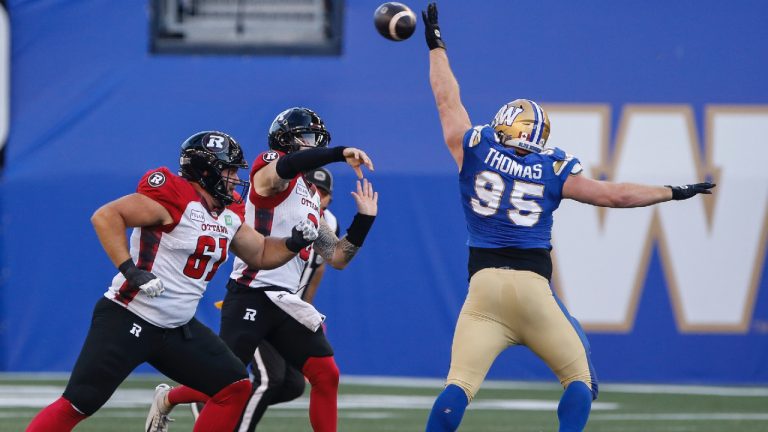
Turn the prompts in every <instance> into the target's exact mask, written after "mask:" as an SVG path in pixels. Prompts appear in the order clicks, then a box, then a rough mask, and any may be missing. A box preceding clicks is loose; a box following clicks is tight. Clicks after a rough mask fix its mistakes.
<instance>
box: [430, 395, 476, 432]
mask: <svg viewBox="0 0 768 432" xmlns="http://www.w3.org/2000/svg"><path fill="white" fill-rule="evenodd" d="M467 405H469V399H467V394H466V393H464V390H462V388H461V387H459V386H457V385H455V384H448V385H447V386H445V389H443V391H442V393H440V395H439V396H438V397H437V399H436V400H435V404H434V405H432V411H431V412H430V413H429V419H428V420H427V432H448V431H450V432H453V431H455V430H456V429H458V428H459V424H460V423H461V419H462V417H464V411H465V410H466V409H467Z"/></svg>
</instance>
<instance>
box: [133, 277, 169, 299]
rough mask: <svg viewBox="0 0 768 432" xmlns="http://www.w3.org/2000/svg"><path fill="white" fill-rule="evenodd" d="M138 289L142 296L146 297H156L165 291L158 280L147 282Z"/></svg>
mask: <svg viewBox="0 0 768 432" xmlns="http://www.w3.org/2000/svg"><path fill="white" fill-rule="evenodd" d="M139 289H140V290H142V291H143V292H144V294H146V295H147V297H150V298H152V297H157V296H159V295H160V294H162V293H163V291H165V287H164V286H163V281H161V280H160V279H158V278H155V279H152V280H150V281H149V282H146V283H145V284H143V285H140V286H139Z"/></svg>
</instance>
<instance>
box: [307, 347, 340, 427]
mask: <svg viewBox="0 0 768 432" xmlns="http://www.w3.org/2000/svg"><path fill="white" fill-rule="evenodd" d="M301 372H302V373H303V374H304V376H305V377H307V379H308V380H309V384H310V385H311V386H312V389H311V390H310V392H309V422H310V423H312V430H313V431H314V432H336V426H337V420H338V411H337V409H336V398H337V396H338V393H339V368H338V367H337V366H336V362H335V361H334V360H333V356H330V357H310V358H309V359H308V360H307V362H306V363H304V367H303V368H302V369H301Z"/></svg>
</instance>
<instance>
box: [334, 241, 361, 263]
mask: <svg viewBox="0 0 768 432" xmlns="http://www.w3.org/2000/svg"><path fill="white" fill-rule="evenodd" d="M338 247H340V248H341V253H342V255H343V256H344V262H345V263H348V262H350V261H352V258H353V257H354V256H355V254H356V253H357V251H358V250H359V249H360V248H359V247H357V246H355V245H353V244H352V243H350V242H349V241H347V238H346V237H344V238H343V239H341V240H339V244H338Z"/></svg>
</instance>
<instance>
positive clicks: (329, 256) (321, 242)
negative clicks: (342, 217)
mask: <svg viewBox="0 0 768 432" xmlns="http://www.w3.org/2000/svg"><path fill="white" fill-rule="evenodd" d="M337 243H339V238H338V237H336V234H334V233H333V231H331V227H329V226H328V224H327V223H326V222H325V219H320V228H319V229H318V232H317V239H316V240H315V243H314V244H313V246H312V247H313V248H314V249H315V251H317V253H318V254H320V256H321V257H323V259H324V260H326V261H329V262H330V261H332V260H333V251H334V250H336V244H337Z"/></svg>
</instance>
